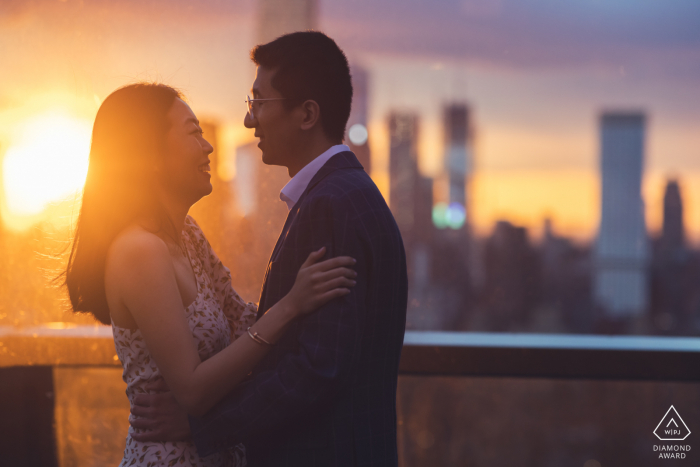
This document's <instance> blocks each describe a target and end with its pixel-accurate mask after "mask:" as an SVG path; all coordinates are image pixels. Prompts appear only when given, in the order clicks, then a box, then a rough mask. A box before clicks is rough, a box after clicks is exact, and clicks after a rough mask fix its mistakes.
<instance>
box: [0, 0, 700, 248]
mask: <svg viewBox="0 0 700 467" xmlns="http://www.w3.org/2000/svg"><path fill="white" fill-rule="evenodd" d="M545 3H546V2H543V1H541V0H532V1H531V2H529V3H528V7H527V8H525V9H524V10H523V11H520V10H519V9H518V7H517V5H515V4H514V2H512V1H510V0H509V1H506V0H503V1H496V0H471V1H465V2H460V3H459V5H458V4H457V3H456V2H440V3H437V4H432V5H428V4H427V3H424V2H415V3H413V2H412V3H411V4H410V5H407V6H405V7H402V8H397V4H396V3H395V2H393V1H383V2H379V3H376V4H374V3H370V2H366V1H361V2H359V3H358V2H354V3H353V6H352V7H351V6H350V4H346V3H343V2H338V1H321V2H318V4H319V9H318V24H319V26H320V28H321V29H322V30H325V31H326V32H327V33H329V34H330V35H331V36H333V37H334V38H336V39H337V40H338V42H339V43H340V45H341V46H342V47H343V48H344V49H345V50H346V51H347V53H348V55H349V57H350V59H351V62H353V63H356V64H358V66H361V67H362V68H364V69H365V70H366V71H367V73H368V74H369V77H370V89H369V91H368V94H369V102H368V106H367V127H368V128H369V130H370V139H369V145H370V149H371V153H372V175H373V178H374V179H375V180H376V182H377V184H378V185H379V186H380V188H381V189H382V190H383V192H384V193H385V194H387V193H388V188H389V181H388V155H389V145H388V129H387V127H386V118H387V116H388V115H389V114H390V113H391V112H392V111H394V110H399V111H412V112H416V113H418V115H419V116H420V118H421V134H420V137H419V141H418V152H419V167H420V170H421V173H422V174H423V175H425V176H429V177H434V176H436V174H438V173H439V172H440V171H441V170H442V167H441V161H442V160H443V154H444V148H443V142H442V141H443V135H442V113H441V112H442V108H443V106H444V105H445V104H447V103H450V102H457V101H463V102H467V103H468V104H469V106H470V108H471V109H472V110H473V120H474V122H475V131H476V138H475V151H474V153H475V157H474V170H475V175H474V179H473V181H472V189H473V199H474V201H475V202H474V216H473V219H474V225H475V228H476V229H477V232H479V233H480V234H483V235H485V234H488V232H490V230H491V229H492V227H493V225H494V224H495V222H497V221H498V220H499V219H509V220H511V221H512V222H514V223H515V224H518V225H522V226H526V227H528V229H529V230H530V231H531V232H532V234H533V235H534V236H536V237H541V235H542V227H541V225H542V223H543V220H544V219H545V218H552V219H553V222H554V229H555V230H556V231H557V232H558V233H561V234H563V235H567V236H571V237H574V238H577V239H579V240H581V241H587V240H591V239H592V238H593V237H594V235H595V232H596V230H597V219H598V215H599V213H598V209H597V207H596V206H597V205H598V204H599V203H598V201H599V200H598V197H597V196H598V195H597V192H598V183H599V181H598V178H597V174H596V157H597V153H598V148H597V138H596V135H597V133H596V118H597V115H598V114H599V113H600V112H601V111H602V110H604V109H607V108H612V109H627V108H642V109H644V110H646V111H647V113H648V114H649V116H650V124H649V147H648V170H647V172H646V174H645V180H644V182H643V192H644V197H645V199H646V200H647V215H646V217H647V222H648V226H649V228H650V229H651V230H652V231H659V230H660V228H661V217H662V216H661V212H662V209H661V206H662V201H661V199H662V196H663V189H664V184H665V180H666V178H668V177H669V176H678V177H679V179H680V181H681V188H682V190H683V192H684V197H685V199H686V201H687V204H688V209H687V214H686V218H687V220H686V224H687V230H688V238H689V241H690V242H691V243H697V242H698V241H699V240H700V210H697V209H693V206H694V205H697V204H698V203H700V158H698V157H697V152H696V149H695V148H697V147H700V132H698V131H697V127H698V126H700V97H698V96H697V93H696V92H694V91H693V90H694V89H695V88H696V83H697V81H698V80H697V78H696V75H697V73H696V71H695V70H694V69H693V68H692V67H691V66H690V65H688V63H694V62H693V61H692V60H688V58H689V57H691V56H693V54H694V53H696V52H697V50H698V47H697V46H696V43H697V34H698V33H697V32H695V31H696V30H695V29H693V28H692V27H691V26H692V25H693V24H695V22H697V19H693V18H697V17H698V15H693V12H695V11H696V10H697V7H696V6H693V5H692V4H691V3H688V2H685V3H678V4H675V5H673V6H670V7H666V8H665V9H661V10H662V11H661V10H659V9H660V8H661V7H657V6H654V5H651V4H646V3H645V4H643V5H641V6H635V5H633V4H632V3H630V2H622V3H620V4H619V5H618V6H617V7H616V8H614V9H613V8H607V7H605V6H601V5H593V4H590V5H589V4H584V2H573V3H572V4H571V5H570V6H568V7H564V6H557V7H556V8H551V9H548V10H546V9H545V6H546V5H545ZM254 4H255V3H254V2H250V1H237V2H227V3H226V4H222V3H220V2H213V1H205V2H202V3H201V5H199V7H200V8H197V9H191V8H190V6H191V5H190V4H188V3H186V2H173V3H172V4H171V5H172V8H169V9H168V11H167V12H164V11H163V9H162V8H161V6H162V5H161V3H159V0H153V1H149V2H139V3H137V2H120V3H119V4H116V5H114V4H107V3H101V4H93V3H86V4H82V5H83V6H80V5H79V4H78V3H76V2H71V1H67V2H38V3H33V4H24V3H22V2H13V3H10V4H9V6H8V7H6V8H4V9H3V10H2V11H1V12H0V22H2V24H3V26H4V28H3V30H2V32H0V45H1V46H4V49H5V51H6V62H7V66H8V68H9V69H12V70H13V72H12V73H7V74H4V75H3V76H2V77H0V152H4V151H5V150H7V149H8V148H10V147H12V145H13V144H14V142H13V141H12V137H13V136H12V135H13V134H15V133H16V132H17V130H18V129H20V128H21V127H22V125H23V124H24V123H25V122H26V121H27V120H28V119H30V118H32V117H33V116H35V115H37V114H41V113H42V112H44V111H47V110H51V109H55V108H61V109H64V110H66V111H67V112H68V113H69V114H70V115H71V116H73V117H75V118H76V119H79V120H81V121H84V122H88V124H91V122H92V118H94V113H95V111H96V109H97V107H98V105H99V102H100V101H101V99H104V97H106V95H107V94H108V93H109V92H111V91H112V90H114V89H115V88H116V87H118V86H120V85H123V84H125V83H127V82H131V81H134V80H138V79H160V80H162V81H166V82H169V83H172V84H174V85H176V86H178V87H180V88H182V89H183V91H185V93H186V94H187V95H188V97H189V99H190V102H191V104H192V106H193V108H194V110H195V112H196V113H197V114H198V115H200V116H201V117H205V118H207V119H209V120H212V121H217V122H219V123H220V132H219V140H220V141H219V143H220V146H221V148H222V150H221V152H222V157H223V161H222V166H226V167H235V164H234V163H232V161H227V159H231V160H232V159H233V158H234V154H235V149H236V148H237V147H239V146H241V145H243V144H246V143H247V142H249V141H251V140H252V132H250V131H249V130H246V129H245V128H243V126H242V124H241V122H242V117H243V113H244V106H243V103H242V99H241V96H245V93H246V92H248V89H249V87H250V83H251V82H252V78H253V72H254V67H253V66H252V64H251V63H250V62H249V60H248V51H249V49H250V48H251V47H252V46H253V45H254V43H255V41H256V27H257V26H256V22H255V21H251V20H252V19H254V16H255V12H254ZM32 5H34V6H32ZM169 5H170V4H169ZM39 6H40V7H41V8H38V7H39ZM660 11H661V12H660ZM516 12H519V13H522V15H523V16H522V18H521V19H518V18H516V17H514V15H515V13H516ZM574 13H578V14H580V15H581V17H583V18H595V19H599V20H600V21H599V23H600V24H599V25H598V26H597V27H592V26H590V25H588V26H587V25H586V24H584V23H582V24H576V25H573V26H572V27H571V28H569V29H570V30H564V29H565V28H564V29H563V28H561V27H560V24H567V25H571V23H572V22H576V20H577V19H579V17H577V16H576V15H575V14H574ZM632 13H634V14H632ZM363 15H366V16H371V17H372V19H371V21H369V22H367V25H365V26H362V24H361V23H362V22H361V21H360V19H361V18H364V17H363ZM533 17H537V19H536V21H535V20H534V19H533ZM156 18H157V21H155V19H156ZM418 18H420V19H421V20H422V23H421V27H420V28H415V27H407V28H406V29H405V30H410V31H411V33H412V34H413V35H414V36H415V38H418V40H419V41H421V42H420V44H419V43H418V42H416V40H417V39H411V40H410V41H408V42H405V43H404V45H401V43H400V41H398V40H397V38H402V39H406V37H405V32H402V31H404V29H397V28H396V27H395V26H396V25H412V24H416V23H415V22H416V20H417V19H418ZM621 18H626V21H624V22H620V21H621ZM656 18H660V19H662V20H663V21H657V22H656V23H658V24H654V25H653V27H651V26H650V24H651V23H653V22H654V20H655V19H656ZM88 19H90V20H89V21H88ZM441 21H443V23H441ZM528 21H535V23H536V24H538V25H539V26H541V28H531V27H530V29H528V24H529V23H528ZM441 24H442V30H441V32H444V37H443V36H439V35H438V36H436V35H435V31H437V29H436V28H438V27H439V26H440V25H441ZM460 24H461V25H463V26H464V25H471V26H473V27H471V28H469V31H467V32H464V31H461V29H460V28H457V27H456V25H460ZM618 24H619V25H621V28H622V29H621V30H620V31H617V30H616V29H615V27H616V25H618ZM370 25H374V26H383V27H374V28H373V27H372V26H370ZM508 25H514V27H512V28H510V29H509V28H508V27H506V26H508ZM183 26H187V28H185V29H183ZM453 26H454V27H453ZM353 28H356V29H353ZM462 29H463V28H462ZM696 29H698V30H700V28H696ZM489 30H491V31H492V32H489ZM495 31H501V32H502V33H503V34H502V37H500V38H494V37H493V33H494V32H495ZM641 31H648V34H647V33H646V32H645V34H646V36H648V37H646V36H644V37H643V36H641V35H640V33H641ZM616 32H619V34H620V35H621V37H617V36H616ZM526 33H527V34H529V36H528V37H530V39H531V41H530V42H526V41H522V40H521V39H522V38H523V35H525V34H526ZM547 34H549V36H547ZM547 37H549V38H550V39H551V38H552V37H556V38H557V41H558V44H559V48H558V49H552V48H548V47H545V46H544V45H545V42H546V41H545V39H547ZM592 37H595V40H593V41H590V40H589V39H591V38H592ZM85 38H90V40H89V41H86V40H84V39H85ZM421 44H422V45H421ZM655 44H657V45H658V47H657V46H655ZM601 45H606V46H605V47H602V46H601ZM498 47H502V49H499V48H498ZM625 47H627V48H625ZM506 49H507V50H509V51H510V52H509V53H505V52H504V51H505V50H506ZM663 51H666V52H668V53H662V52H663ZM516 52H518V53H520V57H518V53H516ZM642 52H644V53H642ZM229 172H230V176H233V175H234V173H235V170H230V171H229Z"/></svg>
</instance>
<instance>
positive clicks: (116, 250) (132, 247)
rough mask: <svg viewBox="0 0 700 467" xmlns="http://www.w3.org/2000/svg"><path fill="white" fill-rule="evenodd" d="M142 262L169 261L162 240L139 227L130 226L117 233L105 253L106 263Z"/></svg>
mask: <svg viewBox="0 0 700 467" xmlns="http://www.w3.org/2000/svg"><path fill="white" fill-rule="evenodd" d="M144 260H149V261H153V260H156V261H158V260H161V261H165V260H167V261H169V252H168V246H167V245H166V244H165V242H164V241H163V239H162V238H160V237H159V236H158V235H156V234H154V233H153V232H149V231H148V230H146V229H144V228H143V227H141V226H140V225H131V226H128V227H126V228H125V229H124V230H122V231H121V232H119V234H117V236H116V237H115V238H114V240H113V241H112V243H111V245H110V246H109V249H108V251H107V263H115V264H124V263H127V264H128V263H132V262H133V261H139V262H141V261H144Z"/></svg>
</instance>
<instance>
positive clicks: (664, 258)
mask: <svg viewBox="0 0 700 467" xmlns="http://www.w3.org/2000/svg"><path fill="white" fill-rule="evenodd" d="M663 205H664V212H663V227H662V230H661V235H660V236H659V237H658V238H657V239H655V240H654V242H653V261H652V269H651V307H652V324H653V327H654V330H655V331H656V332H658V333H661V334H686V333H689V332H690V333H692V332H697V330H698V327H699V326H698V322H697V318H698V311H700V293H699V292H698V291H697V284H698V281H699V280H700V261H699V260H700V258H699V257H698V254H697V252H693V251H691V250H690V249H689V248H688V247H687V246H686V243H685V228H684V222H683V200H682V198H681V189H680V186H679V183H678V181H677V180H669V181H668V182H667V184H666V190H665V193H664V203H663Z"/></svg>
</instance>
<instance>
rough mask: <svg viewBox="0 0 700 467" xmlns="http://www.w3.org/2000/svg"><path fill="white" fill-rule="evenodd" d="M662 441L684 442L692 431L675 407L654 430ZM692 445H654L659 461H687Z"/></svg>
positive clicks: (672, 407) (669, 410) (670, 409)
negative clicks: (686, 456)
mask: <svg viewBox="0 0 700 467" xmlns="http://www.w3.org/2000/svg"><path fill="white" fill-rule="evenodd" d="M654 434H655V435H656V437H657V438H659V440H661V441H684V440H685V439H686V438H687V437H688V436H689V435H690V430H689V429H688V425H686V424H685V422H684V421H683V419H682V418H681V416H680V414H679V413H678V411H677V410H676V408H675V407H674V406H671V407H670V408H669V409H668V411H667V412H666V415H664V417H663V418H662V419H661V421H660V422H659V424H658V425H657V426H656V429H655V430H654ZM688 451H690V445H689V444H686V445H679V444H662V445H658V444H656V445H654V452H658V453H659V459H685V455H686V452H688Z"/></svg>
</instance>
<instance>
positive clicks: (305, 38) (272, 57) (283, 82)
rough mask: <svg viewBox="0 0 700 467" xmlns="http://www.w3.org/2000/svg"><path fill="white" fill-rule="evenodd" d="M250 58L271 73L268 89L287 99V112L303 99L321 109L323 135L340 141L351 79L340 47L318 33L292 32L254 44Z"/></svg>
mask: <svg viewBox="0 0 700 467" xmlns="http://www.w3.org/2000/svg"><path fill="white" fill-rule="evenodd" d="M250 58H251V60H253V62H255V64H256V65H258V66H261V67H263V68H266V69H268V70H274V72H275V73H274V75H273V77H272V87H274V88H275V89H276V90H277V91H279V92H280V94H282V97H286V98H287V99H289V100H286V101H283V103H284V105H285V107H286V108H287V109H291V108H293V107H295V106H297V105H299V104H301V103H302V102H304V101H306V100H313V101H316V103H317V104H318V106H319V107H320V109H321V126H322V128H323V130H324V132H325V133H326V135H327V136H328V137H329V138H331V139H333V140H335V141H338V142H340V141H342V140H343V137H344V135H345V125H347V123H348V118H349V117H350V106H351V104H352V80H351V78H350V67H349V66H348V59H347V57H345V54H344V53H343V51H342V50H340V47H338V46H337V45H336V43H335V41H333V39H331V38H330V37H328V36H326V35H325V34H323V33H322V32H316V31H304V32H294V33H292V34H286V35H284V36H281V37H278V38H277V39H275V40H274V41H272V42H268V43H267V44H262V45H257V46H255V47H254V48H253V50H251V52H250Z"/></svg>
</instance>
